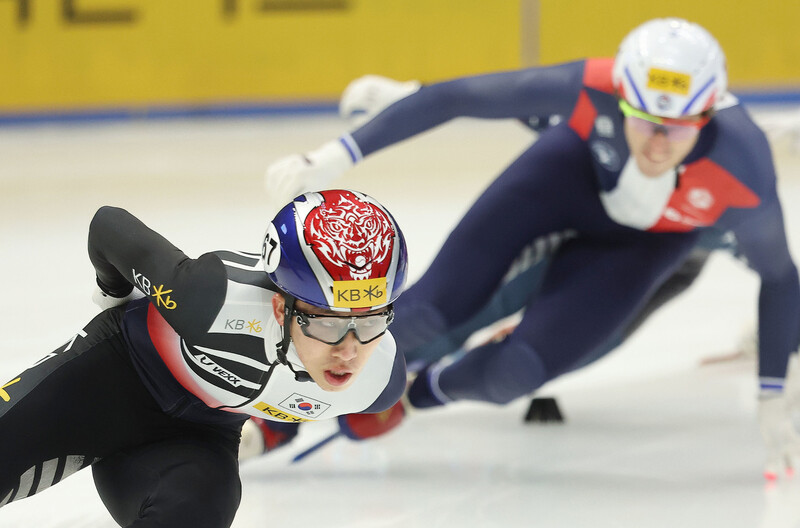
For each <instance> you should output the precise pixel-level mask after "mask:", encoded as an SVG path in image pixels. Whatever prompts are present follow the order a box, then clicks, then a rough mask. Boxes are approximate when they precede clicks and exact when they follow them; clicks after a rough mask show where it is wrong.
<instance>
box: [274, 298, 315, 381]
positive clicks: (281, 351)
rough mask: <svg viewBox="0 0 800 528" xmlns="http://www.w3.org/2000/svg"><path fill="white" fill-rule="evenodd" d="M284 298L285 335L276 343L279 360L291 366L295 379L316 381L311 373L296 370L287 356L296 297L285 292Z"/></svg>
mask: <svg viewBox="0 0 800 528" xmlns="http://www.w3.org/2000/svg"><path fill="white" fill-rule="evenodd" d="M283 298H284V299H285V303H284V305H283V327H282V329H283V336H282V337H281V340H280V341H279V342H278V343H276V344H275V346H276V352H277V354H278V361H280V362H281V363H283V364H284V365H286V366H287V367H289V370H291V371H292V372H293V373H294V379H295V381H314V380H313V379H312V378H311V374H309V373H308V372H306V371H305V370H295V369H294V366H293V365H292V363H291V362H290V361H289V360H288V359H287V358H286V353H287V352H288V351H289V343H290V342H291V341H292V334H291V331H290V330H291V328H292V312H293V311H294V302H295V298H294V297H293V296H291V295H287V294H284V296H283Z"/></svg>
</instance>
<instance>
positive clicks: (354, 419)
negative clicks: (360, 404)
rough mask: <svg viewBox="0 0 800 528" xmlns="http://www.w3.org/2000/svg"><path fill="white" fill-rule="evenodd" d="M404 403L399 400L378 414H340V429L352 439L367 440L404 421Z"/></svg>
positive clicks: (386, 431)
mask: <svg viewBox="0 0 800 528" xmlns="http://www.w3.org/2000/svg"><path fill="white" fill-rule="evenodd" d="M405 414H406V413H405V410H404V409H403V403H402V402H397V403H395V404H394V405H393V406H392V407H390V408H389V409H387V410H385V411H383V412H380V413H377V414H345V415H344V416H339V417H338V418H337V419H338V420H339V429H340V430H341V432H342V434H344V435H345V436H346V437H347V438H349V439H350V440H365V439H367V438H373V437H375V436H381V435H384V434H386V433H388V432H389V431H391V430H392V429H394V428H395V427H397V426H398V425H400V422H402V421H403V417H404V416H405Z"/></svg>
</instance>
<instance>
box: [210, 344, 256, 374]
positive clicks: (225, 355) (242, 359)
mask: <svg viewBox="0 0 800 528" xmlns="http://www.w3.org/2000/svg"><path fill="white" fill-rule="evenodd" d="M194 348H196V349H197V350H200V351H201V352H205V353H206V354H210V355H212V356H217V357H219V358H222V359H227V360H228V361H234V362H236V363H241V364H242V365H247V366H248V367H253V368H255V369H259V370H267V369H268V368H269V364H268V363H262V362H260V361H256V360H254V359H250V358H249V357H247V356H242V355H241V354H234V353H231V352H223V351H221V350H214V349H213V348H207V347H203V346H197V345H195V346H194Z"/></svg>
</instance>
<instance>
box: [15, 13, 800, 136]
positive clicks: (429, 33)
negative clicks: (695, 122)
mask: <svg viewBox="0 0 800 528" xmlns="http://www.w3.org/2000/svg"><path fill="white" fill-rule="evenodd" d="M666 4H667V3H661V4H658V5H656V4H653V3H643V2H639V1H635V2H634V1H627V0H626V1H607V2H597V1H594V0H569V1H561V0H538V1H535V0H0V78H2V80H3V81H2V89H1V90H0V118H2V119H4V120H5V122H9V121H14V120H15V119H23V120H24V119H29V118H37V117H39V118H42V117H43V118H52V117H58V116H70V115H73V116H85V117H90V118H91V117H95V118H98V117H99V118H114V117H118V116H126V115H145V116H146V115H169V114H170V113H176V114H181V113H186V112H203V111H205V112H222V113H226V112H227V113H239V112H258V111H275V110H278V111H280V110H281V109H284V110H286V109H289V110H304V109H305V110H308V109H311V110H315V109H329V110H330V109H332V108H333V102H334V101H335V100H336V98H337V97H338V95H339V94H340V93H341V90H342V89H343V88H344V87H345V86H346V84H347V83H348V82H349V81H350V80H352V79H353V78H355V77H358V76H360V75H363V74H366V73H378V74H382V75H386V76H389V77H394V78H397V79H411V78H414V79H420V80H422V81H428V82H430V81H436V80H441V79H446V78H448V77H452V76H458V75H466V74H473V73H479V72H485V71H493V70H502V69H511V68H519V67H524V66H530V65H536V64H547V63H552V62H557V61H563V60H570V59H574V58H578V57H583V56H586V55H590V54H591V55H612V54H613V53H614V51H615V48H616V46H617V44H618V42H619V41H620V39H621V38H622V36H623V35H624V34H625V33H626V32H627V31H628V30H629V29H630V28H632V27H633V26H635V25H636V24H638V23H639V22H641V21H643V20H645V19H647V18H651V17H654V16H666V15H679V16H684V17H687V18H690V19H692V20H695V21H697V22H699V23H701V24H703V25H705V26H707V27H708V28H709V29H710V30H711V31H712V32H713V33H715V34H716V35H717V37H718V38H719V40H720V41H721V43H722V45H723V47H724V48H725V49H726V51H727V54H728V58H729V64H730V76H731V82H732V84H733V86H734V87H739V88H742V89H744V90H749V91H756V92H759V91H761V92H764V91H766V92H768V93H775V92H781V93H782V94H784V95H785V94H787V93H790V94H793V93H794V92H796V91H798V87H800V39H797V38H795V37H794V31H793V30H794V28H795V26H796V24H797V22H798V21H800V2H791V1H789V0H766V2H765V1H763V0H760V1H758V2H757V1H755V0H743V1H741V2H729V1H721V0H708V1H705V2H697V1H696V0H694V1H692V0H672V1H671V2H669V3H668V4H669V5H668V7H667V5H666Z"/></svg>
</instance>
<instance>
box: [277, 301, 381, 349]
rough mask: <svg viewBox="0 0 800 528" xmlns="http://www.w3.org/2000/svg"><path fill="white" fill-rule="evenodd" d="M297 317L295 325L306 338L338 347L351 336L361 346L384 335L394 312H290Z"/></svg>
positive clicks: (295, 310)
mask: <svg viewBox="0 0 800 528" xmlns="http://www.w3.org/2000/svg"><path fill="white" fill-rule="evenodd" d="M292 315H293V316H296V317H297V324H298V325H300V330H302V331H303V334H304V335H305V336H306V337H310V338H312V339H316V340H317V341H322V342H323V343H326V344H328V345H338V344H339V343H341V342H342V341H343V340H344V338H345V337H346V336H347V334H348V332H353V335H354V336H355V338H356V339H357V340H358V342H359V343H361V344H362V345H366V344H367V343H369V342H370V341H374V340H376V339H378V338H379V337H380V336H382V335H383V334H385V333H386V329H387V328H388V327H389V325H390V324H392V321H393V320H394V310H393V309H392V308H389V309H388V310H386V311H385V312H380V313H376V314H371V315H353V316H340V315H319V314H309V313H305V312H301V311H299V310H297V309H294V310H292Z"/></svg>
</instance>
